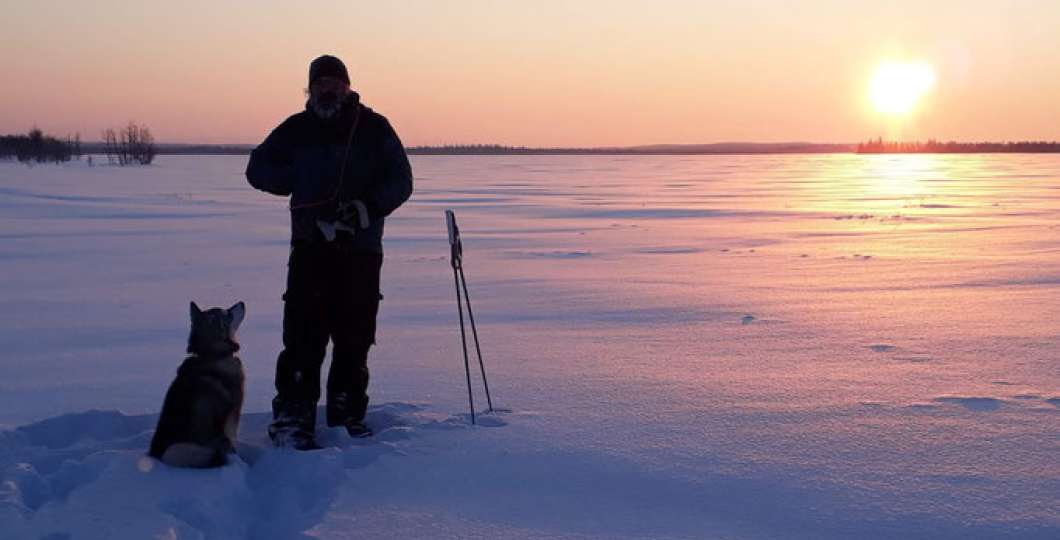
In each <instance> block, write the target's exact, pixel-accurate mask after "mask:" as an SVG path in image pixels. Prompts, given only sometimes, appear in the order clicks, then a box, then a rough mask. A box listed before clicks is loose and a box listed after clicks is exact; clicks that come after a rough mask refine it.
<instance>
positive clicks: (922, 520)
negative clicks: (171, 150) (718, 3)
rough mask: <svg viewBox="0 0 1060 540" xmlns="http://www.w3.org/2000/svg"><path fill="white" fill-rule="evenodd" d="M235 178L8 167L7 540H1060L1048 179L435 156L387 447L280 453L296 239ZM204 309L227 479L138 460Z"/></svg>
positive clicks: (4, 197)
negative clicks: (234, 315) (243, 310)
mask: <svg viewBox="0 0 1060 540" xmlns="http://www.w3.org/2000/svg"><path fill="white" fill-rule="evenodd" d="M98 161H100V160H97V162H98ZM245 164H246V158H245V157H170V156H163V157H161V158H159V160H158V162H157V164H156V165H154V166H150V167H144V168H127V169H122V168H117V167H106V166H103V167H100V166H97V167H92V168H89V167H87V166H86V165H85V164H83V163H76V162H75V163H72V164H70V165H66V166H61V167H60V166H37V167H33V168H27V167H25V166H22V165H18V164H14V163H0V264H2V267H3V269H4V271H3V272H2V273H0V306H2V309H0V329H2V330H0V350H3V351H4V352H3V353H2V354H0V428H2V429H3V431H0V530H2V531H4V533H3V535H4V537H5V538H7V537H8V535H12V537H13V538H33V539H37V538H49V539H60V538H71V539H80V538H107V537H115V536H120V537H129V538H297V537H320V538H380V537H387V538H572V539H574V538H576V539H585V538H600V539H603V538H731V539H760V538H806V539H810V538H826V539H827V538H836V539H839V538H855V537H857V538H1058V537H1060V369H1058V367H1057V366H1058V365H1060V364H1058V361H1060V324H1058V323H1057V321H1058V320H1060V158H1057V157H1054V156H1032V155H1006V156H1000V155H982V156H844V155H832V156H702V157H682V156H658V157H655V156H651V157H646V156H641V157H621V156H561V157H557V156H532V157H526V156H522V157H508V156H495V157H445V156H433V157H414V158H413V167H414V171H415V173H416V179H417V180H416V193H415V195H414V196H413V198H412V200H411V201H410V202H409V203H408V204H407V205H406V206H405V207H403V208H402V209H400V210H399V211H398V212H397V213H396V214H395V215H394V216H392V217H391V218H390V219H389V220H388V222H387V234H386V250H387V259H386V263H385V265H384V284H383V287H384V294H385V296H386V299H385V301H384V302H383V307H382V311H381V314H380V329H379V336H378V338H379V339H378V341H379V347H378V348H377V349H375V350H374V351H373V353H372V357H371V366H372V369H373V381H372V387H371V393H372V398H373V402H372V403H373V405H372V408H371V410H370V412H369V423H370V424H372V425H373V426H374V427H376V428H377V432H378V433H379V434H378V436H377V437H376V438H375V439H372V440H370V441H367V442H350V441H348V440H345V439H344V438H343V435H342V433H340V432H338V431H335V430H327V429H322V430H321V438H322V440H323V441H324V442H326V443H328V444H330V445H332V446H334V447H333V448H329V449H327V450H324V451H322V452H315V453H308V454H296V453H291V452H284V451H276V450H271V449H267V448H266V446H267V445H265V436H264V426H265V425H266V423H267V414H266V413H265V411H267V410H268V403H269V400H270V399H271V397H272V382H271V378H272V373H273V369H274V361H275V356H276V353H277V352H278V347H279V342H280V336H279V334H280V313H281V307H282V305H281V300H280V293H281V291H282V289H283V281H284V275H285V270H286V266H285V263H286V256H287V249H288V248H287V234H288V232H287V231H288V227H287V221H286V220H287V217H286V210H285V209H284V201H282V200H281V199H278V198H272V197H269V196H267V195H264V194H260V193H257V192H254V191H253V190H251V188H249V186H247V185H246V183H245V180H244V179H243V176H242V171H243V169H244V167H245ZM445 208H452V209H454V210H455V211H456V214H457V216H458V219H459V220H460V226H461V230H462V232H463V234H464V237H465V238H464V242H465V258H466V261H465V263H466V272H467V278H468V280H469V284H470V287H471V297H472V302H473V306H474V308H475V315H476V319H477V322H478V323H479V330H480V333H481V337H482V340H483V349H484V353H485V355H486V364H487V367H488V369H489V375H490V387H491V390H492V393H493V398H494V402H495V404H496V405H497V406H499V407H503V408H504V409H505V411H504V412H500V413H498V414H494V415H487V416H484V417H480V419H481V420H483V421H482V423H481V424H480V425H479V426H478V427H475V428H472V427H470V426H468V425H467V420H468V418H467V411H466V407H467V403H466V390H465V388H464V386H463V384H464V380H463V379H464V375H463V360H462V358H461V353H460V341H459V334H458V327H457V321H456V306H455V305H454V303H455V297H454V291H453V289H452V287H453V282H452V274H451V270H450V268H449V266H448V262H447V260H446V256H447V254H448V248H447V245H446V240H445V228H444V219H443V215H442V210H443V209H445ZM190 300H195V301H196V302H198V303H199V304H200V305H230V304H231V303H233V302H235V301H236V300H244V301H246V303H247V319H246V322H245V323H244V325H243V327H242V330H241V338H242V342H243V350H242V351H241V354H240V356H241V357H242V359H243V362H244V364H245V365H246V367H247V371H248V378H247V403H246V406H245V408H244V412H245V418H244V423H243V426H242V429H241V434H240V439H241V442H242V446H243V448H242V450H241V454H242V456H243V459H241V460H239V461H237V462H236V463H234V464H232V465H230V466H228V467H226V468H223V469H220V470H213V471H181V470H173V469H169V468H166V467H164V466H161V465H158V464H155V463H154V462H152V461H150V460H144V459H143V452H144V450H145V448H146V446H147V444H148V441H149V440H150V435H151V430H152V429H153V428H154V422H155V421H156V419H157V411H158V409H159V407H160V406H161V400H162V395H163V393H164V391H165V388H166V385H167V384H168V383H169V381H170V380H171V378H172V376H173V373H174V370H175V369H176V366H177V365H178V364H179V362H180V360H181V359H182V357H183V349H184V341H185V339H186V333H187V328H188V321H187V320H186V317H187V305H188V302H189V301H190ZM476 405H477V406H478V408H479V409H480V410H481V409H482V408H483V407H484V406H485V397H484V396H483V395H482V394H481V392H479V393H477V394H476ZM119 411H120V412H119Z"/></svg>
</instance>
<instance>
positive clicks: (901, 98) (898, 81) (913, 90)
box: [869, 62, 935, 115]
mask: <svg viewBox="0 0 1060 540" xmlns="http://www.w3.org/2000/svg"><path fill="white" fill-rule="evenodd" d="M934 86H935V70H934V69H933V68H932V67H931V65H930V64H928V63H927V62H904V63H898V62H888V63H885V64H882V65H880V67H879V68H877V69H876V73H875V74H874V75H873V77H872V83H871V84H870V90H869V98H870V99H871V100H872V105H873V106H874V107H875V108H876V110H877V111H879V112H881V113H885V114H899V115H900V114H908V113H909V112H911V111H913V109H914V108H916V106H917V103H918V102H919V101H920V99H921V98H922V97H923V96H924V94H926V93H927V92H929V91H930V90H931V89H932V87H934Z"/></svg>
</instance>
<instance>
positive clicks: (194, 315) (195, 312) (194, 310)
mask: <svg viewBox="0 0 1060 540" xmlns="http://www.w3.org/2000/svg"><path fill="white" fill-rule="evenodd" d="M201 316H202V310H201V309H199V306H197V305H195V302H192V303H191V320H192V321H197V320H199V317H201Z"/></svg>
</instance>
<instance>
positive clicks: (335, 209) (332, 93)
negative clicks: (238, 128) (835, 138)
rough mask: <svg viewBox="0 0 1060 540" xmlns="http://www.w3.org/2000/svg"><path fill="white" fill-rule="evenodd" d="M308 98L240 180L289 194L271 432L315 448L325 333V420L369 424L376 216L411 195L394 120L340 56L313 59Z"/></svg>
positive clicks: (364, 432) (350, 426) (378, 241)
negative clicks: (370, 101) (363, 94)
mask: <svg viewBox="0 0 1060 540" xmlns="http://www.w3.org/2000/svg"><path fill="white" fill-rule="evenodd" d="M308 92H309V100H308V102H307V103H306V108H305V109H306V110H305V111H302V112H299V113H297V114H295V115H293V116H291V117H290V118H288V119H287V120H285V121H284V122H283V123H282V124H280V125H279V126H278V127H277V128H276V129H274V130H273V131H272V133H270V134H269V136H268V137H267V138H266V139H265V142H263V143H261V145H260V146H258V147H257V148H256V149H254V151H253V152H251V154H250V163H249V164H248V165H247V180H249V181H250V185H252V186H254V187H255V188H257V189H260V190H262V191H266V192H268V193H272V194H275V195H281V196H285V197H286V196H290V198H291V199H290V206H291V254H290V259H289V261H288V264H287V292H286V293H285V294H284V295H283V299H284V310H283V351H282V352H280V356H279V358H278V359H277V361H276V397H275V398H274V399H273V400H272V412H273V421H272V424H271V425H270V426H269V437H271V438H272V441H273V443H274V444H276V445H277V446H289V447H293V448H297V449H300V450H309V449H314V448H319V446H317V444H316V440H315V438H314V430H315V425H316V406H317V401H318V400H319V399H320V368H321V365H322V364H323V362H324V354H325V349H326V347H327V344H328V340H329V339H330V340H331V343H332V359H331V369H330V371H329V373H328V378H327V407H326V416H327V425H328V426H344V427H345V428H346V430H347V432H348V433H349V434H350V435H351V436H353V437H366V436H370V435H371V434H372V432H371V430H370V429H369V428H368V426H366V425H365V424H364V415H365V411H366V410H367V408H368V395H367V393H366V390H367V388H368V349H369V348H370V347H371V346H372V344H373V343H375V320H376V313H377V312H378V309H379V300H380V299H381V298H382V296H381V295H380V294H379V273H380V269H381V267H382V263H383V244H382V239H383V221H384V218H385V217H386V216H388V215H389V214H390V213H391V212H393V211H394V210H395V209H397V208H398V207H399V206H401V204H402V203H404V202H405V201H406V200H407V199H408V198H409V196H410V195H411V194H412V169H411V167H410V166H409V161H408V158H407V157H406V155H405V150H404V148H403V147H402V145H401V141H400V140H399V139H398V137H397V134H396V133H394V130H393V128H391V127H390V123H389V122H387V120H386V118H384V117H383V116H382V115H380V114H378V113H376V112H374V111H372V110H371V109H369V108H368V107H366V106H364V105H363V104H361V102H360V96H359V95H358V94H357V93H356V92H354V91H352V90H350V77H349V74H348V72H347V71H346V66H345V65H344V64H343V63H342V61H341V60H339V59H338V58H335V57H334V56H321V57H319V58H317V59H315V60H313V62H312V63H311V64H310V66H309V90H308Z"/></svg>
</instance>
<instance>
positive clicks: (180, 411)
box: [148, 302, 246, 468]
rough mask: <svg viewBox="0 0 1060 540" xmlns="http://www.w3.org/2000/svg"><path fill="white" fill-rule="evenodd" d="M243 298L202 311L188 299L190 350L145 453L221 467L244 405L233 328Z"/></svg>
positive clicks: (184, 464) (183, 463)
mask: <svg viewBox="0 0 1060 540" xmlns="http://www.w3.org/2000/svg"><path fill="white" fill-rule="evenodd" d="M245 314H246V306H244V305H243V302H239V303H238V304H236V305H234V306H232V307H231V308H229V309H227V310H225V309H221V308H213V309H209V310H206V311H202V310H200V309H199V306H197V305H195V302H192V303H191V336H190V337H189V338H188V354H189V356H188V357H187V358H186V359H184V363H183V364H181V365H180V368H179V369H177V378H176V379H175V380H174V381H173V384H171V385H170V386H169V391H168V392H166V400H165V402H164V403H163V404H162V413H161V414H160V415H159V417H158V429H156V430H155V436H154V438H152V439H151V450H150V451H149V452H148V455H150V456H151V457H153V458H155V459H159V460H162V462H163V463H165V464H167V465H172V466H174V467H196V468H202V467H219V466H221V465H224V464H225V463H226V462H227V456H228V453H229V452H233V451H234V450H235V442H236V433H237V432H238V431H239V413H240V410H241V409H242V408H243V381H244V375H243V363H242V362H240V360H239V357H237V356H236V355H235V353H236V351H238V350H239V343H237V342H236V329H238V328H239V324H240V323H242V322H243V316H244V315H245Z"/></svg>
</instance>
